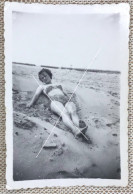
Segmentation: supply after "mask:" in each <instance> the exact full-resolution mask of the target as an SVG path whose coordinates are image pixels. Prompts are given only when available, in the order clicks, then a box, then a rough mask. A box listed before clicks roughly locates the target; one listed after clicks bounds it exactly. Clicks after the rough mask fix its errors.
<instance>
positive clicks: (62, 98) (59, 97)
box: [45, 85, 69, 106]
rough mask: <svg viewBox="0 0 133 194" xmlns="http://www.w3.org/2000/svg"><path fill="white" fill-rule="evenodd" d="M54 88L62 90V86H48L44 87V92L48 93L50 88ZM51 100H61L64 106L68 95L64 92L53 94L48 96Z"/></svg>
mask: <svg viewBox="0 0 133 194" xmlns="http://www.w3.org/2000/svg"><path fill="white" fill-rule="evenodd" d="M54 89H60V90H61V91H62V92H63V89H62V86H61V85H58V86H48V87H47V88H46V89H45V92H46V94H47V95H48V94H49V93H50V92H51V91H52V90H54ZM50 99H51V101H58V102H61V103H62V104H63V105H64V106H65V105H66V103H67V102H68V101H69V97H68V96H67V95H66V94H63V95H62V94H54V95H53V96H51V97H50Z"/></svg>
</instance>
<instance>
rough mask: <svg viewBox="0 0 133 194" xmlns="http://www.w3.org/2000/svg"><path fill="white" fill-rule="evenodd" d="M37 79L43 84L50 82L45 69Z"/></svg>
mask: <svg viewBox="0 0 133 194" xmlns="http://www.w3.org/2000/svg"><path fill="white" fill-rule="evenodd" d="M39 79H40V80H41V81H42V82H43V83H45V84H49V83H51V78H50V76H49V75H48V74H47V73H46V72H45V71H44V72H42V73H41V74H40V75H39Z"/></svg>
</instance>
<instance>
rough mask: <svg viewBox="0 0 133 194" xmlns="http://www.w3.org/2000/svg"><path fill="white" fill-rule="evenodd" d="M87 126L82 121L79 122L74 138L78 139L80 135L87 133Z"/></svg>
mask: <svg viewBox="0 0 133 194" xmlns="http://www.w3.org/2000/svg"><path fill="white" fill-rule="evenodd" d="M87 128H88V126H87V125H86V123H85V122H84V121H83V120H80V121H79V127H78V128H77V133H76V134H75V136H76V137H79V136H80V135H82V134H85V132H86V131H87Z"/></svg>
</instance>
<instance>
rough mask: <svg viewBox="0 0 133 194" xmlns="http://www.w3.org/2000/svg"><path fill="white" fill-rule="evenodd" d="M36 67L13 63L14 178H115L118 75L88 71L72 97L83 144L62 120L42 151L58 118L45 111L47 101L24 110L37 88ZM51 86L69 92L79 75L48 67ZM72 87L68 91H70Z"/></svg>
mask: <svg viewBox="0 0 133 194" xmlns="http://www.w3.org/2000/svg"><path fill="white" fill-rule="evenodd" d="M39 70H40V67H28V66H22V65H13V107H14V114H13V116H14V117H13V118H14V128H13V136H14V137H13V145H14V153H13V156H14V163H13V165H14V177H13V178H14V180H16V181H18V180H33V179H52V178H103V179H119V178H120V145H119V142H120V126H119V125H120V118H119V108H120V104H119V103H120V96H119V90H120V89H119V87H120V86H119V79H120V74H108V73H98V72H97V73H96V72H87V74H86V76H85V77H84V79H83V81H82V82H81V84H80V85H79V87H78V90H77V91H76V95H75V96H74V97H73V99H72V100H73V101H75V103H76V104H77V110H78V114H79V116H80V118H81V119H84V120H85V122H86V123H87V125H88V130H87V132H86V135H87V137H88V139H89V140H88V141H86V140H85V139H84V138H82V137H80V138H79V139H75V137H74V135H73V134H72V133H71V131H70V130H69V129H67V128H66V127H65V126H64V124H63V123H62V121H61V120H60V122H59V123H58V125H57V127H56V128H55V130H54V132H53V134H52V136H51V138H50V139H49V142H48V143H49V144H52V143H53V144H54V145H56V146H55V147H53V148H43V150H42V152H41V153H40V155H39V156H38V157H37V158H36V155H37V153H38V151H39V150H40V148H41V146H42V144H43V143H44V142H45V140H46V139H47V137H48V135H49V134H50V131H51V130H52V128H53V125H54V124H55V123H56V121H57V119H58V116H57V115H55V114H53V113H52V112H51V111H50V108H49V103H50V102H49V100H48V99H47V98H46V97H44V96H41V97H40V98H39V100H38V101H37V103H36V104H35V105H34V106H33V107H31V108H27V107H26V104H27V103H28V102H29V101H30V100H31V98H32V96H33V94H34V92H35V90H36V88H37V86H38V85H37V84H36V82H35V81H34V79H33V78H32V76H31V74H33V75H34V76H35V77H36V78H37V72H38V71H39ZM51 71H52V73H53V83H57V84H58V83H59V84H63V85H64V86H65V91H66V92H67V93H69V94H68V95H71V94H72V90H73V89H74V88H75V86H76V84H77V83H78V80H79V79H80V78H81V77H82V75H83V72H82V71H76V70H59V69H51ZM70 86H71V87H70Z"/></svg>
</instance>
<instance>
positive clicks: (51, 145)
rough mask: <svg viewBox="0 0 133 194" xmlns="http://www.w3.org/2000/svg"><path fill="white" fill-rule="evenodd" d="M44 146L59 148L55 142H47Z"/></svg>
mask: <svg viewBox="0 0 133 194" xmlns="http://www.w3.org/2000/svg"><path fill="white" fill-rule="evenodd" d="M43 148H57V145H56V144H55V143H51V142H50V143H46V145H44V146H43Z"/></svg>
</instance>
